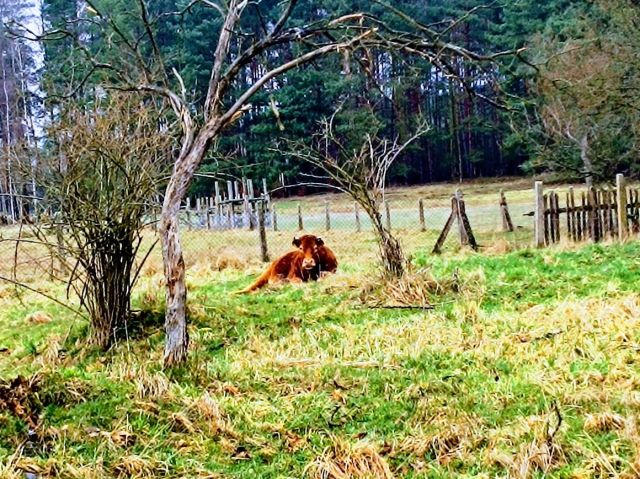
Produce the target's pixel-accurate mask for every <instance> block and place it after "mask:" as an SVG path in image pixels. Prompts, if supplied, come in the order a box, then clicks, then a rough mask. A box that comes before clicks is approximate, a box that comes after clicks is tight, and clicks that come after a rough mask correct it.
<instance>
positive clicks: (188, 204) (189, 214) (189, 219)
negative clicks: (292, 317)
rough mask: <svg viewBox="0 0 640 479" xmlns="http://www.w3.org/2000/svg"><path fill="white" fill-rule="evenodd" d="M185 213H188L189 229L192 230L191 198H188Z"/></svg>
mask: <svg viewBox="0 0 640 479" xmlns="http://www.w3.org/2000/svg"><path fill="white" fill-rule="evenodd" d="M185 212H186V213H187V229H188V230H189V231H190V230H191V198H189V197H187V198H186V204H185Z"/></svg>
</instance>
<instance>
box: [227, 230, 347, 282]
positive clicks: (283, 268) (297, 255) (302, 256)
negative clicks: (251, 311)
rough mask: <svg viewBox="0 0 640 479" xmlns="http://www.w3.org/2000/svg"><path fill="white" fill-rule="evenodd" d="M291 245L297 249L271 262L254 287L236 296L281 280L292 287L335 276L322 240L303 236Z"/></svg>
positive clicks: (330, 255)
mask: <svg viewBox="0 0 640 479" xmlns="http://www.w3.org/2000/svg"><path fill="white" fill-rule="evenodd" d="M292 244H293V246H295V247H296V248H297V249H296V250H295V251H291V252H289V253H287V254H285V255H284V256H281V257H280V258H278V259H277V260H275V261H274V262H273V263H271V265H270V266H269V268H267V270H266V271H265V272H264V273H262V274H261V275H260V277H259V278H258V279H257V280H256V282H255V283H253V284H252V285H251V286H249V287H248V288H245V289H243V290H242V291H239V293H249V292H251V291H255V290H257V289H260V288H262V287H263V286H265V285H266V284H273V283H277V282H279V281H283V280H286V281H290V282H292V283H300V282H307V281H317V280H318V279H319V278H320V277H321V276H323V275H324V274H326V273H335V272H336V270H337V269H338V260H337V259H336V255H335V254H333V251H331V249H329V247H328V246H326V245H325V244H324V241H322V238H319V237H317V236H314V235H304V236H301V237H300V238H298V237H295V238H293V242H292Z"/></svg>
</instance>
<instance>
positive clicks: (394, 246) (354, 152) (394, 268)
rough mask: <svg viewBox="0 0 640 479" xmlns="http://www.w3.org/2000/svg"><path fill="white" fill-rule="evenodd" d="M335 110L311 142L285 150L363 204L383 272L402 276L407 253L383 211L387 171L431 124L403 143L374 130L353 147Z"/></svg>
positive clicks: (317, 177) (323, 181) (322, 181)
mask: <svg viewBox="0 0 640 479" xmlns="http://www.w3.org/2000/svg"><path fill="white" fill-rule="evenodd" d="M336 113H338V111H336ZM336 113H334V114H333V115H332V116H331V117H330V118H328V119H326V120H324V121H323V122H322V124H321V128H320V131H319V133H317V134H316V135H314V137H313V139H312V141H311V142H310V144H305V143H302V142H295V141H290V142H288V145H287V149H286V151H285V152H284V153H285V154H287V155H289V156H291V157H294V158H297V159H299V160H302V161H305V162H307V163H309V164H311V165H313V166H315V167H316V168H317V169H318V170H320V172H321V173H319V174H317V175H313V174H312V175H308V176H310V177H311V178H312V180H313V182H317V184H319V185H323V186H327V185H328V186H332V187H334V188H336V189H338V190H340V191H343V192H345V193H347V194H348V195H349V196H351V197H352V198H353V199H354V201H355V202H357V203H358V205H360V207H362V209H363V210H364V211H365V212H366V214H367V215H368V216H369V218H370V219H371V223H372V225H373V229H374V231H375V233H376V236H377V240H378V247H379V250H380V259H381V265H382V270H383V272H384V274H385V275H387V276H390V277H401V276H402V275H403V274H404V271H405V256H404V253H403V251H402V247H401V245H400V242H399V241H398V239H397V238H396V237H395V236H394V235H393V234H392V233H391V231H390V230H389V229H388V228H387V227H386V226H385V225H384V223H383V220H382V214H381V212H380V211H381V208H382V205H383V203H384V195H385V186H386V178H387V172H388V171H389V168H391V165H393V162H394V161H395V160H396V158H398V156H400V154H401V153H402V152H403V151H404V150H405V148H407V147H408V146H409V145H410V144H411V143H413V142H414V141H415V140H416V139H418V138H419V137H420V136H422V135H424V134H425V133H426V132H427V131H429V127H428V126H427V125H426V124H421V125H419V126H418V128H417V130H416V132H415V133H414V134H413V135H412V136H411V137H409V138H408V139H407V140H406V141H404V142H400V139H399V138H397V137H396V138H395V139H393V140H389V139H385V138H381V137H380V136H379V135H378V131H374V132H372V133H368V134H367V135H366V136H365V137H364V139H363V141H362V143H361V144H359V145H357V146H356V147H355V148H353V147H351V146H349V145H348V141H347V140H346V139H345V138H343V137H341V136H340V135H339V134H338V133H337V130H336V128H335V125H334V123H335V122H336Z"/></svg>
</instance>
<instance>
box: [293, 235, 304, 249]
mask: <svg viewBox="0 0 640 479" xmlns="http://www.w3.org/2000/svg"><path fill="white" fill-rule="evenodd" d="M291 244H292V245H293V246H295V247H296V248H299V247H300V245H301V244H302V241H300V238H298V237H297V236H294V237H293V241H292V242H291Z"/></svg>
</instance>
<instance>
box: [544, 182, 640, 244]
mask: <svg viewBox="0 0 640 479" xmlns="http://www.w3.org/2000/svg"><path fill="white" fill-rule="evenodd" d="M535 196H536V209H535V212H534V216H535V232H534V238H535V244H536V246H539V247H541V246H546V245H550V244H553V243H558V242H559V241H560V239H561V237H562V235H564V236H565V237H566V238H567V239H569V240H572V241H585V240H591V241H596V242H597V241H602V240H604V239H608V238H612V239H620V240H624V239H626V238H627V237H628V235H629V233H630V232H632V233H637V232H638V231H640V219H639V213H640V192H639V191H638V189H636V188H630V187H627V186H626V184H625V178H624V176H623V175H622V174H619V175H617V176H616V188H615V190H613V189H609V188H594V187H592V188H589V189H588V190H586V191H581V192H580V194H579V195H578V194H576V193H575V192H574V190H573V188H569V191H568V192H567V193H565V194H564V195H562V197H561V195H559V194H558V193H556V192H555V191H553V190H551V191H549V192H548V193H545V192H544V189H543V184H542V182H541V181H537V182H536V184H535ZM562 200H564V205H561V201H562Z"/></svg>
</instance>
